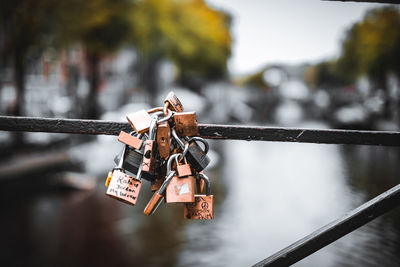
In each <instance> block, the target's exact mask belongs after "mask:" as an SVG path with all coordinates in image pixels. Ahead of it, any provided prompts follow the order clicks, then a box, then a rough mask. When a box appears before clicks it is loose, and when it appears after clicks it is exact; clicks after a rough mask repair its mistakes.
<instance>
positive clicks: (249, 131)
mask: <svg viewBox="0 0 400 267" xmlns="http://www.w3.org/2000/svg"><path fill="white" fill-rule="evenodd" d="M0 130H3V131H25V132H49V133H70V134H91V135H118V134H119V132H120V131H121V130H124V131H131V127H130V125H129V124H128V123H125V122H115V121H101V120H80V119H57V118H33V117H12V116H0ZM199 134H200V136H202V137H204V138H208V139H230V140H247V141H277V142H298V143H324V144H353V145H381V146H400V132H390V131H358V130H332V129H301V128H282V127H259V126H240V125H217V124H199Z"/></svg>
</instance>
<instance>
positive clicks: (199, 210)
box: [183, 174, 214, 220]
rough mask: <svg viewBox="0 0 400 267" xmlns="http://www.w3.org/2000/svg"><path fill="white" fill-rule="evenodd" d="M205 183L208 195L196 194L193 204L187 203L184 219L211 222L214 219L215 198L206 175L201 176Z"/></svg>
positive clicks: (184, 209)
mask: <svg viewBox="0 0 400 267" xmlns="http://www.w3.org/2000/svg"><path fill="white" fill-rule="evenodd" d="M199 175H200V177H201V179H203V180H204V181H205V185H206V194H205V195H202V194H196V195H195V200H194V202H193V203H185V205H184V208H183V217H184V218H185V219H195V220H211V219H214V196H213V195H211V185H210V180H209V179H208V177H207V176H206V175H205V174H199Z"/></svg>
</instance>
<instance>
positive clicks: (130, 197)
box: [106, 170, 142, 205]
mask: <svg viewBox="0 0 400 267" xmlns="http://www.w3.org/2000/svg"><path fill="white" fill-rule="evenodd" d="M141 188H142V181H141V180H137V179H136V178H134V177H132V176H129V175H127V174H126V173H124V172H123V171H121V170H114V172H113V174H112V179H111V182H110V185H109V186H108V189H107V193H106V194H107V195H108V196H110V197H112V198H115V199H117V200H120V201H122V202H125V203H127V204H130V205H135V204H136V201H137V198H138V196H139V193H140V189H141Z"/></svg>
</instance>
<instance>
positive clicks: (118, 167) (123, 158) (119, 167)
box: [114, 145, 128, 170]
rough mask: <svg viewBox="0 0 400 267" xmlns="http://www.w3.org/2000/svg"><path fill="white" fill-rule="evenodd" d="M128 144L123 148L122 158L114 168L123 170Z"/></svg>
mask: <svg viewBox="0 0 400 267" xmlns="http://www.w3.org/2000/svg"><path fill="white" fill-rule="evenodd" d="M127 146H128V145H124V148H123V149H122V153H121V158H120V159H119V162H118V165H117V166H116V167H115V168H114V169H120V170H123V168H122V166H123V164H124V160H125V151H126V147H127Z"/></svg>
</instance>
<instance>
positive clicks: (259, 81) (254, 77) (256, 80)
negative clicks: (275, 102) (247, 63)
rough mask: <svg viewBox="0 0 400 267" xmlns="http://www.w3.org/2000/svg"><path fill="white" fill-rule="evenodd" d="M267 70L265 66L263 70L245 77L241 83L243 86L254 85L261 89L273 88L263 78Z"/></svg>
mask: <svg viewBox="0 0 400 267" xmlns="http://www.w3.org/2000/svg"><path fill="white" fill-rule="evenodd" d="M265 71H266V68H263V69H262V70H261V71H259V72H256V73H254V74H251V75H249V76H247V77H245V78H243V79H242V80H241V81H240V82H239V83H240V84H241V85H243V86H248V87H254V88H258V89H261V90H268V89H270V88H271V86H270V85H269V84H267V83H266V82H265V80H264V78H263V74H264V72H265Z"/></svg>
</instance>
